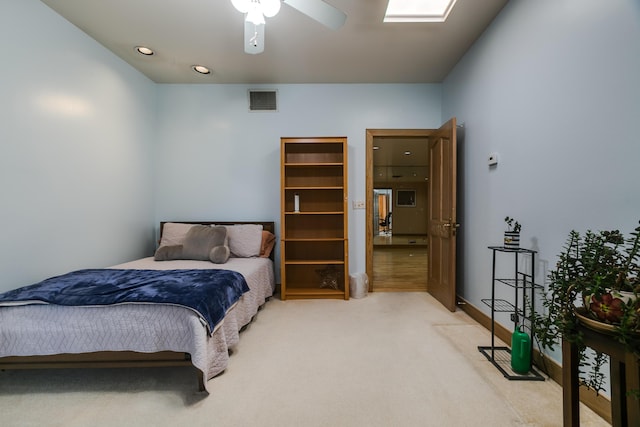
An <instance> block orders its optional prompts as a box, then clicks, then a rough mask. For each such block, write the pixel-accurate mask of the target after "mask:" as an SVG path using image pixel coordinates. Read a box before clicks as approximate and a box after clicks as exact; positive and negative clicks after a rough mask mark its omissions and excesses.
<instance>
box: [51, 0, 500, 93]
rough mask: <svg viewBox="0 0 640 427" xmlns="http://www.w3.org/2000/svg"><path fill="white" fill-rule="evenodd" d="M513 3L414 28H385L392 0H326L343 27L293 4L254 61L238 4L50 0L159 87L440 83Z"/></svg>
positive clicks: (474, 1) (461, 3) (224, 0)
mask: <svg viewBox="0 0 640 427" xmlns="http://www.w3.org/2000/svg"><path fill="white" fill-rule="evenodd" d="M507 1H508V0H482V1H478V0H457V3H456V5H455V7H454V8H453V10H452V12H451V13H450V15H449V17H448V19H447V21H446V22H445V23H411V24H407V23H383V22H382V19H383V15H384V13H385V10H386V6H387V0H326V2H327V3H329V4H331V5H333V6H335V7H337V8H339V9H340V10H342V11H343V12H345V13H346V14H347V21H346V23H345V25H344V26H343V27H342V28H341V29H339V30H337V31H333V30H331V29H328V28H326V27H324V26H322V25H321V24H319V23H317V22H316V21H314V20H312V19H310V18H308V17H307V16H306V15H303V14H301V13H300V12H298V11H297V10H295V9H293V8H292V7H290V6H288V5H286V4H283V6H282V8H281V10H280V13H279V14H278V15H276V16H275V17H273V18H267V23H266V37H265V51H264V53H262V54H259V55H248V54H245V53H244V49H243V39H244V26H243V19H244V17H243V15H242V14H241V13H239V12H238V11H236V10H235V9H234V7H233V6H232V5H231V0H173V1H168V0H42V2H43V3H44V4H46V5H48V6H49V7H51V8H52V9H53V10H55V11H56V12H58V13H59V14H60V15H62V16H63V17H64V18H66V19H67V20H68V21H70V22H71V23H73V24H75V25H76V26H77V27H78V28H80V29H81V30H83V31H84V32H85V33H87V34H88V35H90V36H91V37H93V38H94V39H95V40H97V41H98V42H99V43H101V44H102V45H104V46H105V47H106V48H108V49H109V50H111V51H112V52H114V53H115V54H116V55H118V56H119V57H120V58H122V59H123V60H125V61H126V62H128V63H129V64H131V65H132V66H133V67H135V68H136V69H138V70H139V71H140V72H141V73H143V74H145V75H146V76H148V77H149V78H150V79H151V80H153V81H154V82H156V83H244V84H258V83H260V84H271V83H274V84H276V83H279V84H285V83H440V82H442V80H443V78H444V77H445V76H446V75H447V73H448V72H449V71H450V70H451V69H452V68H453V67H454V66H455V64H456V63H457V62H458V60H459V59H460V58H461V57H462V56H463V55H464V53H465V52H466V51H467V50H468V48H469V47H470V46H471V44H472V43H473V42H474V41H475V40H476V39H477V38H478V37H479V36H480V35H481V34H482V32H483V31H484V29H485V28H486V27H487V26H488V25H489V24H490V23H491V21H492V20H493V18H494V17H495V16H496V15H497V14H498V12H499V11H500V10H501V9H502V7H503V6H504V5H505V4H506V3H507ZM138 45H144V46H148V47H150V48H152V49H154V50H155V51H156V55H153V56H151V57H144V56H142V55H140V54H138V53H136V52H135V51H134V47H135V46H138ZM195 64H201V65H205V66H207V67H209V68H210V69H211V70H212V74H210V75H206V76H203V75H199V74H197V73H195V72H194V71H193V70H192V69H191V66H192V65H195Z"/></svg>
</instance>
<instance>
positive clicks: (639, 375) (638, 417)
mask: <svg viewBox="0 0 640 427" xmlns="http://www.w3.org/2000/svg"><path fill="white" fill-rule="evenodd" d="M624 369H625V382H626V386H627V390H636V392H637V390H640V369H639V367H638V358H637V357H636V356H635V355H634V354H633V353H627V354H626V355H625V366H624ZM623 397H624V398H625V399H626V402H627V422H628V425H630V426H640V400H638V397H637V396H636V395H635V394H630V395H627V396H623Z"/></svg>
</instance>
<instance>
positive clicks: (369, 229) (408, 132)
mask: <svg viewBox="0 0 640 427" xmlns="http://www.w3.org/2000/svg"><path fill="white" fill-rule="evenodd" d="M437 131H438V129H367V136H366V166H365V169H366V171H365V173H366V181H367V185H366V198H365V201H366V215H365V216H366V223H367V226H366V243H365V246H366V254H365V259H366V273H367V277H368V278H369V292H371V291H373V214H374V212H373V189H374V186H373V142H374V139H375V138H376V137H400V138H403V137H415V138H428V137H430V136H431V135H433V134H434V133H435V132H437Z"/></svg>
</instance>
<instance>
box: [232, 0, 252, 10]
mask: <svg viewBox="0 0 640 427" xmlns="http://www.w3.org/2000/svg"><path fill="white" fill-rule="evenodd" d="M251 3H252V2H251V0H231V4H232V5H233V7H235V8H236V9H237V10H238V12H240V13H247V12H249V8H250V6H251Z"/></svg>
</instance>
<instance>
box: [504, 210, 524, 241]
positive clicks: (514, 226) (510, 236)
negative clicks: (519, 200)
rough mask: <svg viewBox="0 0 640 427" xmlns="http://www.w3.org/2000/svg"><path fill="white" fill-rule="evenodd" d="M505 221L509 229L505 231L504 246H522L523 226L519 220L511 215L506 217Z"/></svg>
mask: <svg viewBox="0 0 640 427" xmlns="http://www.w3.org/2000/svg"><path fill="white" fill-rule="evenodd" d="M504 222H506V223H507V228H508V229H507V231H505V232H504V247H505V248H512V249H518V248H519V247H520V229H521V228H522V226H521V225H520V223H519V222H518V221H516V220H515V219H513V218H511V217H508V216H507V217H505V218H504Z"/></svg>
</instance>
